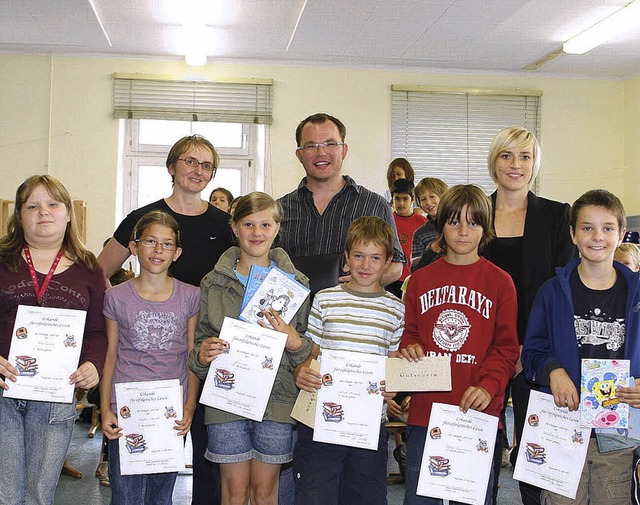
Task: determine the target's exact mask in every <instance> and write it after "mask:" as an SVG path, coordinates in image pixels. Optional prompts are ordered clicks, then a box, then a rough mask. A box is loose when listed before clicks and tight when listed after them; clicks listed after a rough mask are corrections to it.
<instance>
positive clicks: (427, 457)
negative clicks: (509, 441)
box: [417, 403, 498, 505]
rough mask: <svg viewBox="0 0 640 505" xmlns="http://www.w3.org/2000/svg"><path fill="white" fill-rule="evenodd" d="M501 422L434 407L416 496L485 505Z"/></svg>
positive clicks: (452, 408)
mask: <svg viewBox="0 0 640 505" xmlns="http://www.w3.org/2000/svg"><path fill="white" fill-rule="evenodd" d="M497 431H498V418H497V417H494V416H490V415H488V414H483V413H482V412H477V411H475V410H468V411H467V413H466V414H465V413H463V412H462V411H461V410H460V407H459V406H458V405H447V404H444V403H434V404H433V406H432V407H431V417H430V418H429V427H428V428H427V438H426V441H425V444H424V452H423V455H422V465H421V466H420V476H419V477H418V489H417V494H419V495H421V496H429V497H432V498H440V499H443V500H452V501H457V502H461V503H471V504H478V505H482V504H484V498H485V495H486V492H487V487H488V485H489V474H490V472H491V464H492V462H493V449H494V446H495V442H496V433H497Z"/></svg>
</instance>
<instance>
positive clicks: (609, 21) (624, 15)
mask: <svg viewBox="0 0 640 505" xmlns="http://www.w3.org/2000/svg"><path fill="white" fill-rule="evenodd" d="M638 23H640V1H639V0H634V1H633V2H631V3H629V4H627V5H625V6H624V7H623V8H622V9H620V10H619V11H616V12H614V13H613V14H611V15H610V16H609V17H606V18H604V19H603V20H602V21H599V22H598V23H596V24H595V25H593V26H592V27H591V28H587V29H586V30H585V31H583V32H582V33H579V34H578V35H576V36H575V37H572V38H570V39H569V40H567V41H566V42H565V43H564V44H563V45H562V50H563V51H564V52H565V53H569V54H584V53H586V52H587V51H591V50H592V49H593V48H594V47H597V46H599V45H600V44H602V43H604V42H606V41H607V40H609V39H611V38H613V37H615V36H616V35H620V34H621V33H623V32H625V31H627V30H628V29H629V28H631V27H633V26H635V25H637V24H638Z"/></svg>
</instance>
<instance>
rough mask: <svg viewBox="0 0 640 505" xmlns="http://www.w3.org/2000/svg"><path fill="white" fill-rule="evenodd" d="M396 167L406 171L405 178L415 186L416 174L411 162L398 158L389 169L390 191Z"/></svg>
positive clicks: (390, 164)
mask: <svg viewBox="0 0 640 505" xmlns="http://www.w3.org/2000/svg"><path fill="white" fill-rule="evenodd" d="M395 167H400V168H401V169H402V170H403V171H404V178H405V179H407V180H408V181H409V182H411V184H414V181H415V178H416V174H415V172H414V171H413V167H412V166H411V163H409V160H408V159H407V158H396V159H395V160H393V161H392V162H391V163H389V167H388V168H387V186H389V189H391V187H392V186H393V180H392V179H393V169H394V168H395Z"/></svg>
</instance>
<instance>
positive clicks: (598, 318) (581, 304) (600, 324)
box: [522, 189, 640, 505]
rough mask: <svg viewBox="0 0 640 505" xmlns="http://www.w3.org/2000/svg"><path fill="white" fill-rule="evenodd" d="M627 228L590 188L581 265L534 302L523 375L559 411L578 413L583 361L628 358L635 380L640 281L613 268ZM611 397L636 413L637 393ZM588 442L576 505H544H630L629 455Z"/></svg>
mask: <svg viewBox="0 0 640 505" xmlns="http://www.w3.org/2000/svg"><path fill="white" fill-rule="evenodd" d="M625 227H626V217H625V212H624V208H623V206H622V202H620V200H619V199H618V198H617V197H616V196H615V195H613V194H611V193H609V192H608V191H605V190H603V189H595V190H592V191H587V192H586V193H585V194H584V195H582V196H581V197H580V198H578V199H577V200H576V201H575V203H574V204H573V206H572V207H571V214H570V232H571V239H572V240H573V243H574V244H575V245H576V246H577V247H578V251H580V259H575V260H572V261H570V262H569V263H567V265H566V266H564V267H562V268H558V269H556V272H557V275H556V277H554V278H552V279H549V280H548V281H547V282H545V283H544V284H543V285H542V287H541V288H540V291H538V295H537V296H536V299H535V301H534V303H533V307H532V309H531V316H530V317H529V324H528V326H527V333H526V335H525V340H524V347H523V350H522V365H523V368H524V374H525V377H526V379H527V380H529V381H531V382H533V383H535V384H538V385H539V386H541V390H542V391H544V392H547V393H551V394H552V395H553V400H554V402H555V404H556V406H558V407H566V408H568V409H569V410H577V409H578V408H579V406H580V393H579V391H580V375H581V359H585V358H594V359H628V360H630V361H631V375H632V376H634V377H640V338H639V337H640V326H639V324H640V311H639V310H638V307H639V306H640V305H639V304H640V290H639V287H640V282H639V279H640V277H639V276H638V274H637V273H633V272H631V271H629V269H628V268H625V267H623V266H622V265H620V264H619V263H614V262H613V256H614V254H615V251H616V248H617V247H618V246H619V245H620V242H621V241H622V237H623V236H624V232H625ZM638 382H640V379H639V380H637V381H636V383H638ZM616 393H617V394H618V398H619V399H620V401H622V402H625V403H628V404H630V405H631V406H632V407H635V408H638V407H640V386H637V385H634V386H632V387H627V388H617V389H616ZM593 437H594V435H592V438H591V439H590V441H589V448H588V451H587V457H586V460H585V465H584V468H583V470H582V476H581V478H580V483H579V485H578V493H577V495H576V498H575V500H571V499H569V498H566V497H563V496H561V495H558V494H555V493H552V492H550V491H546V490H543V491H542V494H541V499H542V502H543V503H546V504H548V505H556V504H565V503H566V504H569V503H607V504H609V505H618V504H619V505H623V504H627V503H630V501H631V496H630V495H631V461H632V452H633V449H622V450H619V451H614V452H609V453H603V454H600V453H599V452H598V446H597V443H596V439H595V438H593Z"/></svg>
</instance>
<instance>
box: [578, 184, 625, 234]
mask: <svg viewBox="0 0 640 505" xmlns="http://www.w3.org/2000/svg"><path fill="white" fill-rule="evenodd" d="M590 205H592V206H594V207H604V208H605V209H607V210H608V211H611V212H612V213H613V215H614V216H616V219H617V220H618V228H619V229H618V231H619V232H622V230H624V229H625V228H626V227H627V216H626V214H625V211H624V206H623V205H622V202H621V201H620V199H619V198H618V197H617V196H616V195H614V194H613V193H611V192H609V191H607V190H606V189H592V190H591V191H587V192H586V193H584V194H583V195H582V196H580V197H579V198H578V199H577V200H576V201H575V202H573V205H572V206H571V211H570V213H569V225H570V226H571V229H572V230H574V232H575V229H576V225H577V224H578V214H580V211H581V210H582V209H584V208H585V207H587V206H590Z"/></svg>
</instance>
